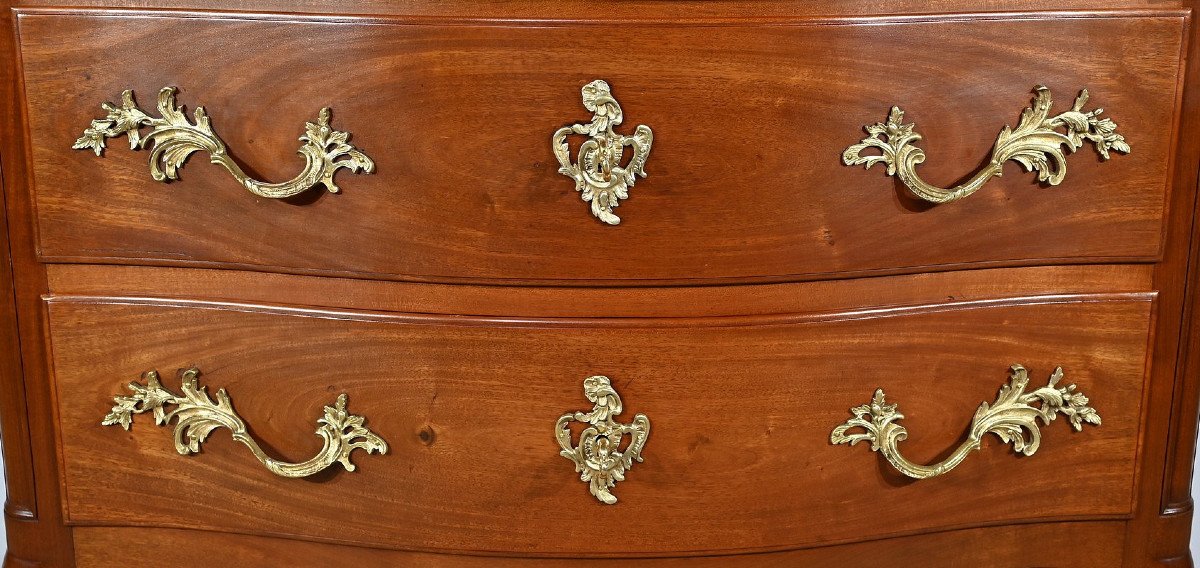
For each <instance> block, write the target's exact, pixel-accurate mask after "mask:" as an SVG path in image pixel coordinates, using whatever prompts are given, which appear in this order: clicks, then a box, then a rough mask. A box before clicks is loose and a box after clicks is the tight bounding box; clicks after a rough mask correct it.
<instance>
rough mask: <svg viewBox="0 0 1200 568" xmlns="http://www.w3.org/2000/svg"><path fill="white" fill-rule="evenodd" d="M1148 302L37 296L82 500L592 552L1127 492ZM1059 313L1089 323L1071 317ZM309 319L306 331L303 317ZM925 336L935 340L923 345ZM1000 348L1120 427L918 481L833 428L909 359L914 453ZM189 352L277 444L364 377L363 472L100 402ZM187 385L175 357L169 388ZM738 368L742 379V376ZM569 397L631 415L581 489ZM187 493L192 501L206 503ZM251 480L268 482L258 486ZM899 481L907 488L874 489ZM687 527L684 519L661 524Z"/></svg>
mask: <svg viewBox="0 0 1200 568" xmlns="http://www.w3.org/2000/svg"><path fill="white" fill-rule="evenodd" d="M1150 300H1151V297H1150V296H1148V295H1142V294H1115V295H1114V294H1103V295H1091V296H1078V297H1074V298H1069V299H1064V298H1056V299H1050V298H1046V299H1037V298H1029V299H1024V300H996V301H991V302H984V303H982V304H978V303H975V304H962V305H955V304H936V305H930V306H911V307H907V308H898V309H897V310H896V311H894V312H893V313H889V314H878V317H872V318H870V319H865V320H864V319H857V316H854V315H853V314H850V313H831V314H826V315H822V316H817V317H814V318H799V319H795V320H793V321H788V320H787V319H784V320H779V319H778V318H771V317H766V316H763V317H758V318H750V319H748V320H746V321H745V322H743V323H740V324H738V325H736V326H734V327H728V326H727V324H724V323H722V318H699V319H691V320H686V321H682V322H674V323H672V322H667V321H662V322H658V323H654V322H651V321H647V322H644V323H635V324H634V325H633V326H630V325H629V322H626V323H624V324H622V323H620V322H605V321H593V322H587V321H563V320H534V321H516V320H513V321H508V322H506V321H503V320H500V321H495V320H493V321H488V320H481V319H478V318H475V319H471V318H467V319H465V320H464V319H463V318H462V317H461V316H460V317H458V318H455V317H441V316H421V317H415V316H405V315H402V314H371V313H357V312H344V313H340V314H337V315H335V314H325V313H322V312H321V311H319V310H285V311H281V310H279V309H276V308H270V307H265V306H264V307H254V306H222V305H221V304H214V303H205V302H200V303H195V302H185V303H180V302H175V301H171V300H146V301H135V302H131V301H129V300H120V299H112V300H106V299H103V298H78V299H73V298H71V297H63V298H59V299H54V300H52V301H51V303H50V308H49V309H50V311H49V313H50V318H51V335H52V342H53V347H54V357H55V358H54V366H55V369H56V373H57V397H58V400H59V405H60V412H61V420H62V423H61V428H62V431H63V459H64V480H65V483H66V494H67V498H68V501H67V512H68V515H69V517H68V520H69V521H70V522H72V523H77V524H81V525H89V524H99V525H107V524H113V523H121V522H123V521H124V520H126V519H130V518H137V519H139V521H140V522H141V523H148V524H152V525H161V526H181V525H185V524H186V525H187V526H190V527H195V528H208V529H214V530H223V531H235V532H250V533H254V534H268V535H299V536H304V537H311V538H324V537H328V536H329V535H336V536H337V538H338V540H339V541H345V542H350V543H357V544H366V545H376V546H384V547H396V548H415V549H418V550H458V551H470V552H503V553H543V554H557V555H584V556H586V555H591V554H634V555H637V554H645V553H648V552H651V551H659V552H672V553H695V552H698V551H711V552H745V551H750V550H769V549H777V548H785V547H796V546H805V545H814V544H818V543H822V542H827V541H830V540H836V539H845V538H847V537H850V536H851V535H852V536H853V537H854V538H863V539H870V538H880V537H888V536H896V535H899V534H905V533H910V532H913V531H924V530H936V529H946V528H952V527H953V528H961V527H964V526H983V525H987V524H994V523H1005V522H1018V521H1033V520H1039V519H1062V518H1079V517H1087V516H1101V517H1110V518H1112V517H1117V518H1119V517H1122V516H1125V515H1128V514H1129V513H1130V512H1131V507H1132V499H1133V495H1132V494H1131V489H1132V487H1133V485H1132V483H1133V475H1134V458H1135V456H1136V448H1137V437H1138V431H1139V424H1140V422H1141V419H1142V397H1143V385H1144V362H1145V357H1146V351H1145V349H1146V340H1147V332H1148V329H1149V324H1150V314H1151V301H1150ZM331 316H332V319H331ZM1064 321H1073V322H1078V323H1076V324H1075V325H1073V326H1071V328H1070V331H1069V332H1064V331H1063V330H1062V329H1061V324H1062V322H1064ZM164 322H170V325H164ZM297 336H298V337H304V338H306V340H305V341H303V342H294V341H291V340H290V339H289V338H291V337H297ZM597 346H603V347H602V349H600V350H601V351H603V352H602V353H598V351H597ZM935 352H936V353H939V354H941V356H940V357H939V358H937V359H931V358H930V356H929V354H930V353H935ZM1012 361H1022V362H1023V363H1024V364H1025V365H1027V366H1028V367H1029V368H1031V369H1033V370H1034V371H1035V374H1036V375H1038V376H1039V377H1038V378H1039V379H1040V378H1042V377H1040V375H1049V374H1050V373H1051V372H1052V371H1053V370H1054V368H1055V367H1056V366H1061V367H1062V368H1063V369H1065V370H1067V372H1068V377H1069V378H1070V380H1071V381H1072V382H1073V383H1074V384H1077V385H1079V389H1080V390H1081V391H1084V392H1087V393H1088V394H1089V395H1091V396H1092V397H1093V398H1094V404H1095V407H1096V409H1097V410H1098V411H1099V412H1100V413H1102V414H1103V416H1104V424H1103V425H1102V426H1100V427H1094V428H1088V429H1087V430H1085V431H1082V432H1072V431H1071V429H1070V428H1067V427H1057V425H1056V427H1054V428H1046V429H1045V432H1043V442H1042V447H1041V449H1040V450H1039V451H1038V452H1037V454H1036V455H1034V456H1031V457H1022V458H1014V457H1013V456H1012V455H1010V453H1009V452H1008V451H1006V450H1005V448H1004V445H1003V444H1000V443H993V442H988V443H987V444H986V445H987V447H986V448H984V449H983V450H982V451H979V452H977V453H975V454H973V455H971V457H970V459H969V460H965V461H963V463H962V464H961V465H959V466H958V467H957V468H956V469H954V470H953V471H952V472H950V473H948V474H946V475H945V476H943V477H942V478H939V479H938V480H928V481H925V482H921V483H916V484H911V485H908V484H904V483H902V482H901V480H902V479H903V478H902V477H901V476H899V475H898V474H896V473H893V472H891V471H888V470H886V469H883V468H881V467H880V466H879V464H878V463H877V462H878V460H877V459H876V458H874V457H873V456H871V455H870V453H869V452H866V451H864V450H861V449H859V448H854V449H853V450H851V449H848V448H845V447H843V446H835V445H831V444H830V443H829V439H828V435H829V434H828V432H829V429H830V428H831V427H832V426H833V425H836V424H837V423H839V422H841V421H843V420H845V417H846V409H847V408H849V407H850V406H851V405H853V404H857V403H859V402H861V399H862V397H863V395H864V393H870V392H871V389H873V388H874V387H875V386H876V385H880V384H889V383H895V382H896V381H897V378H896V377H897V376H898V373H897V371H901V373H900V375H902V376H903V382H902V383H897V387H898V388H899V387H900V386H901V385H902V386H903V390H904V392H905V396H904V397H903V404H904V406H903V408H904V410H905V413H906V416H907V418H906V419H905V425H906V426H908V428H909V431H910V432H912V433H913V435H912V438H911V439H910V440H908V441H907V442H905V443H904V446H903V447H904V452H905V455H906V456H907V457H909V458H911V459H914V460H918V461H922V462H925V461H933V459H932V458H934V456H936V455H938V453H939V452H941V451H943V449H944V448H945V447H947V446H950V445H952V444H953V443H956V442H957V441H958V438H959V436H960V432H961V429H962V428H963V425H964V424H965V422H966V421H967V420H968V419H969V418H970V413H971V412H972V410H973V409H974V408H975V407H976V406H978V404H979V399H980V396H981V395H986V394H988V393H990V392H994V390H995V389H996V388H997V386H998V385H999V384H1001V383H1003V382H1005V381H1006V379H1007V375H1008V366H1009V364H1010V363H1011V362H1012ZM189 362H195V363H196V364H197V365H198V366H200V367H201V368H202V369H210V370H207V371H205V373H204V375H203V378H204V380H205V383H206V384H211V385H217V384H219V385H220V386H221V388H222V389H224V391H225V392H227V393H228V397H229V398H230V399H232V400H233V404H234V408H235V410H236V411H237V412H238V414H239V415H240V416H242V417H244V419H245V421H246V423H247V424H249V425H251V426H252V427H253V428H254V429H255V435H256V437H257V438H258V439H259V440H261V441H263V443H265V444H266V445H269V446H271V447H273V448H278V453H282V454H284V455H295V456H297V457H302V456H307V455H311V454H313V453H315V452H316V451H317V449H318V447H319V445H320V444H319V442H320V439H319V438H317V437H316V436H313V434H312V427H311V420H312V417H313V416H319V415H321V413H322V407H323V406H326V405H329V400H330V398H331V397H333V396H336V393H339V392H349V393H351V397H350V401H351V403H352V408H353V410H354V412H355V413H356V414H360V415H362V416H365V417H368V422H367V426H369V427H370V429H371V432H373V433H374V434H375V435H377V436H378V438H381V439H383V440H386V441H387V443H388V452H387V453H386V454H384V455H368V454H366V453H365V452H364V453H361V454H357V455H355V456H353V457H354V464H355V465H356V466H357V468H356V470H355V471H354V472H352V473H351V472H345V471H333V470H340V469H341V468H340V466H339V467H335V468H331V471H330V473H329V474H328V475H326V476H325V477H324V478H323V481H322V482H321V483H315V484H314V483H305V482H303V481H297V480H286V479H280V478H278V477H276V476H274V475H273V474H272V473H270V472H268V471H267V470H265V469H264V468H262V467H261V465H260V464H258V463H257V462H256V461H255V460H253V459H250V456H247V455H246V454H247V452H246V451H245V448H243V447H242V446H241V445H240V444H234V443H230V440H229V439H228V434H227V433H226V432H225V431H223V430H218V431H214V432H213V433H212V434H211V436H210V437H209V440H208V441H207V442H205V445H204V447H203V449H202V451H201V455H198V456H183V455H180V454H179V453H178V452H176V449H175V447H174V445H173V444H172V443H171V442H170V440H169V439H167V438H168V437H167V436H164V433H163V432H162V431H161V430H160V429H159V428H154V427H151V426H150V425H149V424H141V423H138V424H135V425H134V427H133V428H131V429H130V430H129V432H128V433H126V432H125V431H124V430H122V429H120V428H112V427H107V428H105V427H101V426H99V419H100V417H101V416H103V415H104V413H105V412H107V411H108V410H109V407H110V406H111V404H112V395H113V392H114V391H113V389H114V388H115V387H117V386H119V385H121V384H123V383H124V382H126V381H127V380H128V379H129V378H130V377H133V378H137V377H138V375H139V373H141V372H142V371H143V370H144V368H145V367H146V366H147V365H154V366H157V367H159V368H160V369H167V368H175V367H186V365H188V364H189ZM601 373H603V374H604V375H605V377H596V376H593V375H599V374H601ZM589 376H592V378H587V377H589ZM585 378H586V379H587V380H586V381H585ZM183 380H184V381H185V382H186V381H188V380H189V379H188V377H187V376H186V375H185V376H184V377H183ZM179 382H180V378H179V377H177V376H174V375H167V374H165V373H164V374H162V383H163V386H164V388H166V389H167V390H169V391H172V392H177V391H178V389H179ZM739 384H741V385H753V388H746V389H740V390H739V392H737V394H736V395H733V396H731V395H730V392H729V391H730V389H731V385H739ZM1062 386H1064V387H1065V386H1066V385H1065V384H1064V385H1062ZM1034 388H1036V387H1034ZM583 395H586V398H585V396H583ZM897 396H899V395H897ZM600 408H604V409H606V410H605V411H604V413H603V414H593V413H594V412H596V410H595V409H600ZM564 413H566V415H565V416H564ZM589 415H593V416H598V418H596V419H595V420H592V419H589V418H588V416H589ZM560 417H565V418H567V420H566V421H563V420H562V419H560ZM608 418H611V419H612V422H606V421H607V419H608ZM575 420H579V421H581V422H585V423H590V424H591V425H592V428H595V427H597V425H598V426H599V427H600V428H620V429H623V430H618V431H619V432H624V433H625V434H626V435H627V436H626V440H625V442H621V441H620V440H618V439H610V440H611V445H610V447H611V448H612V449H613V450H615V449H617V448H618V447H620V448H622V449H623V450H624V452H625V453H626V454H627V455H628V456H629V458H630V459H628V460H625V461H624V464H623V465H622V466H621V467H619V469H604V470H603V471H595V470H589V471H590V473H594V474H595V475H594V476H593V477H594V478H595V479H597V480H599V481H597V482H596V484H598V485H596V484H593V486H592V489H591V490H589V484H588V483H581V482H580V479H579V478H580V473H579V470H580V469H582V468H577V467H576V466H575V464H574V463H572V460H566V459H563V457H562V456H561V455H560V453H564V450H566V449H568V448H571V452H572V453H574V449H573V448H574V446H576V445H583V444H584V443H583V442H581V441H580V440H583V439H585V438H586V439H587V444H591V443H593V442H592V438H591V437H590V436H594V432H595V430H592V432H593V434H591V435H589V434H588V433H587V432H583V438H579V437H578V436H579V432H580V431H581V430H582V427H576V428H575V430H574V432H575V434H574V436H573V437H574V438H575V439H572V440H568V441H565V442H562V443H561V445H560V443H559V442H558V441H556V439H555V438H556V433H557V432H558V431H559V430H560V429H566V431H567V432H570V431H571V430H570V429H571V428H572V426H571V424H570V422H572V421H575ZM556 423H557V424H556ZM606 423H607V424H609V426H604V424H606ZM586 425H587V424H583V425H580V426H586ZM651 425H652V426H653V428H651ZM565 435H566V436H572V434H570V433H568V434H565ZM918 436H919V437H918ZM618 438H619V436H618ZM995 442H999V440H995ZM595 443H602V444H608V443H609V441H607V440H603V439H597V440H595ZM603 453H604V452H603V451H602V450H600V449H597V448H592V449H585V450H582V451H581V453H580V456H581V457H582V458H584V459H587V460H600V458H599V457H598V456H601V455H603ZM615 459H616V460H617V461H621V459H620V458H615ZM581 462H582V460H581ZM592 463H597V462H592ZM599 463H601V464H603V460H600V462H599ZM614 465H615V464H614ZM629 466H632V467H629ZM584 467H595V466H590V465H585V466H584ZM601 467H602V468H603V467H604V466H603V465H602V466H601ZM614 472H615V473H614ZM614 476H615V477H614ZM1014 478H1019V479H1021V480H1022V482H1021V483H1013V479H1014ZM607 479H614V480H617V481H618V482H617V483H615V486H614V485H606V484H605V481H606V480H607ZM940 479H946V480H947V481H948V482H947V483H939V480H940ZM597 487H598V488H597ZM446 495H454V496H455V497H454V499H452V500H447V499H445V496H446ZM933 495H938V496H939V497H940V498H944V499H950V500H951V501H952V502H954V503H956V504H957V505H956V506H955V507H945V506H944V505H942V504H941V502H940V501H938V500H935V499H932V498H931V497H932V496H933ZM199 496H203V499H202V500H203V502H204V506H203V507H195V506H192V505H191V504H190V502H191V501H193V500H194V498H195V497H199ZM248 497H250V498H253V499H254V500H258V501H262V502H269V503H271V506H270V507H267V508H260V507H254V506H252V505H248V503H247V498H248ZM618 499H619V502H617V501H618ZM606 502H615V504H613V505H606V504H604V503H606ZM887 502H896V503H906V505H905V506H904V507H884V508H881V507H878V504H879V503H887ZM1030 503H1037V506H1034V507H1031V506H1030V505H1029V504H1030ZM564 518H567V519H585V518H587V519H594V520H595V522H603V523H606V524H612V526H620V527H622V537H621V538H619V539H600V540H592V539H585V540H579V539H575V538H572V537H571V535H572V534H574V533H575V531H576V530H577V528H576V527H575V526H573V525H572V524H571V523H564V522H563V521H562V519H564ZM866 518H870V519H871V522H870V523H865V522H864V520H865V519H866ZM335 519H336V520H335ZM680 524H687V525H689V527H690V528H689V530H688V531H685V532H676V531H673V530H672V527H675V526H678V525H680Z"/></svg>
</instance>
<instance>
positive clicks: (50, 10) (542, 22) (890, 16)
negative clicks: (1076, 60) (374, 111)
mask: <svg viewBox="0 0 1200 568" xmlns="http://www.w3.org/2000/svg"><path fill="white" fill-rule="evenodd" d="M11 9H12V11H13V13H14V14H15V15H16V16H17V18H18V19H19V18H21V17H25V16H89V17H127V18H138V17H144V18H180V19H217V20H220V19H230V20H259V21H277V22H301V23H328V24H339V23H345V24H355V25H533V26H543V27H552V26H587V25H603V26H609V25H614V24H620V25H629V24H637V25H669V26H679V25H698V26H746V25H753V26H839V25H883V24H905V23H910V24H911V23H937V22H957V21H988V20H1061V19H1104V18H1175V19H1180V20H1184V19H1187V18H1188V17H1189V16H1190V14H1191V10H1189V9H1184V8H1115V9H1074V10H1019V11H979V12H963V11H949V12H924V13H885V14H859V15H847V14H807V13H801V14H793V15H778V14H769V15H763V14H755V13H734V12H731V15H722V16H693V17H678V16H674V15H668V16H657V17H656V16H651V15H630V16H607V17H578V16H572V15H570V14H565V15H562V16H553V17H552V16H545V15H540V14H536V15H535V14H521V15H509V16H478V15H474V14H477V13H478V10H476V11H474V12H464V13H461V14H453V13H445V14H430V13H393V14H381V13H330V12H311V11H309V12H283V11H271V10H264V11H253V10H233V9H229V10H221V9H181V8H178V7H159V6H142V7H102V6H54V5H45V6H13V7H12V8H11Z"/></svg>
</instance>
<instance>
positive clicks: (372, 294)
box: [46, 264, 1153, 318]
mask: <svg viewBox="0 0 1200 568" xmlns="http://www.w3.org/2000/svg"><path fill="white" fill-rule="evenodd" d="M46 270H47V279H48V284H49V291H50V294H51V295H64V296H110V297H112V296H125V297H130V298H138V297H141V298H183V299H191V300H216V301H226V302H250V303H270V302H278V301H281V300H283V299H286V301H287V302H288V303H291V304H297V305H303V306H318V307H325V308H341V309H357V310H372V311H394V312H409V313H417V314H458V315H476V316H508V317H517V318H520V317H533V318H539V317H540V318H555V317H558V318H597V317H607V318H650V317H660V318H679V317H703V316H756V315H771V314H789V313H795V314H800V313H814V312H820V313H831V312H838V311H845V310H855V309H872V308H886V307H891V306H905V305H920V304H930V303H936V302H971V301H979V300H991V299H998V298H1011V297H1021V296H1031V295H1039V294H1047V293H1053V294H1111V293H1122V292H1150V291H1152V290H1153V288H1152V286H1151V275H1152V273H1153V266H1150V265H1123V266H1109V265H1096V266H1092V265H1078V266H1046V267H1027V268H1001V269H989V270H967V271H953V272H935V273H928V274H911V275H898V276H884V277H877V278H861V279H855V280H829V281H819V282H804V283H797V284H761V285H753V286H704V287H670V288H650V287H640V288H582V287H549V286H544V287H536V288H512V287H503V286H467V285H461V284H458V285H442V284H414V283H407V282H379V281H372V280H356V279H346V278H324V277H316V276H295V275H285V274H263V273H258V272H243V271H230V270H200V269H188V268H157V267H144V266H98V265H78V264H55V265H49V266H47V267H46Z"/></svg>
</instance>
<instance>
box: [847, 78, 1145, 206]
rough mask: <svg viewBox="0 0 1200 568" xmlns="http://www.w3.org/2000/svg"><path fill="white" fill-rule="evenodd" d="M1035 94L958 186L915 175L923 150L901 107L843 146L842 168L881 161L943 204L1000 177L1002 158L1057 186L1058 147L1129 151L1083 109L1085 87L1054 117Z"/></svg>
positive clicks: (1063, 164) (1063, 167) (1043, 93)
mask: <svg viewBox="0 0 1200 568" xmlns="http://www.w3.org/2000/svg"><path fill="white" fill-rule="evenodd" d="M1035 92H1036V95H1035V96H1034V99H1033V105H1032V106H1030V107H1029V108H1027V109H1025V111H1024V112H1022V113H1021V121H1020V122H1019V123H1017V128H1016V129H1015V130H1014V129H1011V128H1009V127H1008V126H1005V127H1004V128H1003V129H1002V130H1001V131H1000V136H999V137H998V138H997V139H996V146H995V147H994V148H993V149H992V159H991V161H990V162H989V163H988V164H987V165H986V166H984V167H983V169H981V170H979V171H978V172H976V173H975V174H974V175H973V176H971V178H970V179H969V180H968V181H967V182H966V183H963V184H962V185H959V186H955V187H953V188H950V189H942V188H940V187H935V186H933V185H930V184H928V183H925V181H924V180H922V179H921V178H920V177H919V176H918V175H917V171H916V168H917V166H918V165H920V164H921V162H924V161H925V151H924V150H922V149H920V148H918V147H916V146H913V145H912V143H913V142H916V141H918V140H920V139H921V135H920V134H917V133H916V132H914V131H913V128H915V127H916V125H915V124H904V111H902V110H900V107H892V112H891V114H889V115H888V120H887V122H886V123H876V124H873V125H871V126H867V127H866V131H867V133H868V134H870V136H868V137H866V138H864V139H863V140H862V142H859V143H858V144H855V145H853V146H850V147H849V148H847V149H846V151H845V152H844V153H843V154H842V161H843V162H844V163H845V164H846V165H847V166H855V165H859V164H865V165H866V167H867V168H870V167H871V166H874V165H875V164H878V163H881V162H882V163H884V164H887V175H889V176H893V175H894V176H898V177H899V178H900V181H901V182H903V183H904V185H905V186H907V187H908V189H909V190H911V191H912V192H913V194H914V195H916V196H917V197H919V198H921V199H924V200H925V201H930V202H933V203H949V202H951V201H957V200H959V199H962V198H964V197H966V196H968V195H971V194H972V193H975V192H976V191H978V190H979V188H981V187H983V184H984V183H987V181H988V180H989V179H991V178H993V177H1000V175H1001V174H1002V173H1003V171H1004V162H1007V161H1008V160H1015V161H1017V162H1020V163H1021V165H1023V166H1025V169H1026V171H1034V170H1036V171H1037V172H1038V181H1041V182H1043V183H1047V184H1049V185H1058V184H1059V183H1062V180H1063V177H1065V176H1066V175H1067V161H1066V160H1067V158H1066V155H1065V154H1064V153H1063V150H1062V147H1063V146H1066V148H1067V150H1069V151H1070V152H1071V153H1074V152H1075V151H1076V150H1078V149H1079V148H1082V147H1083V143H1084V141H1085V140H1086V141H1089V142H1091V143H1093V144H1095V145H1096V150H1097V151H1099V152H1100V157H1101V158H1102V159H1104V160H1107V159H1108V158H1109V151H1110V150H1114V151H1117V152H1123V153H1126V154H1127V153H1129V144H1127V143H1126V142H1125V137H1124V136H1121V135H1120V134H1117V124H1116V123H1115V122H1113V121H1112V120H1110V119H1107V118H1100V113H1102V112H1104V109H1099V108H1098V109H1096V110H1092V111H1087V112H1084V111H1083V105H1084V104H1085V103H1087V100H1088V92H1087V89H1084V90H1083V91H1082V92H1081V93H1080V94H1079V97H1078V98H1076V99H1075V106H1074V107H1072V108H1071V110H1069V111H1066V112H1064V113H1062V114H1058V115H1055V116H1050V104H1051V102H1050V89H1047V88H1046V87H1044V86H1041V85H1039V86H1038V87H1037V88H1036V89H1035ZM1060 129H1062V130H1063V132H1060V131H1059V130H1060ZM867 148H877V149H878V150H879V152H880V153H879V154H878V155H868V156H864V155H862V151H863V150H865V149H867Z"/></svg>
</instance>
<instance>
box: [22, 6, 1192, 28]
mask: <svg viewBox="0 0 1200 568" xmlns="http://www.w3.org/2000/svg"><path fill="white" fill-rule="evenodd" d="M7 1H8V3H9V4H11V5H13V6H16V7H21V8H37V7H52V8H61V7H62V6H63V5H64V3H63V2H56V1H55V0H7ZM69 5H71V6H91V7H96V8H101V9H145V8H149V9H155V10H183V11H187V12H199V13H204V12H206V11H209V10H230V11H234V12H242V13H249V14H254V15H262V14H264V13H272V12H275V13H284V14H294V13H298V12H299V13H309V14H317V15H325V16H338V15H346V14H379V15H387V16H399V17H412V18H454V19H459V20H462V19H468V20H471V19H475V20H479V19H483V20H487V19H493V20H501V21H504V20H566V21H585V22H601V23H606V24H613V25H616V24H620V23H626V22H629V21H645V20H651V21H666V22H687V21H689V20H694V19H714V20H720V21H725V22H730V21H735V22H736V21H746V20H754V19H757V18H788V19H794V18H797V17H822V16H863V15H877V16H888V15H892V14H935V15H936V14H940V13H946V12H951V13H954V12H959V13H961V12H975V14H972V17H981V16H984V17H986V16H987V15H988V14H986V13H987V12H1004V11H1026V10H1034V11H1049V10H1089V11H1100V10H1117V9H1162V8H1164V7H1170V8H1175V7H1178V6H1179V2H1172V1H1163V0H1105V1H1103V2H1098V1H1096V0H1055V2H1054V3H1053V4H1047V3H1046V2H1044V1H1043V0H888V1H887V2H880V1H879V0H805V1H802V2H797V1H782V2H781V1H777V0H673V1H671V2H663V1H661V0H621V1H619V2H608V3H606V4H605V5H604V6H603V8H602V9H601V8H600V7H598V6H597V5H596V4H595V3H592V2H588V1H587V0H554V1H552V2H547V1H545V0H484V1H477V0H448V1H444V2H424V1H422V0H343V1H341V2H339V3H337V4H330V3H328V2H324V1H322V0H207V1H206V2H204V3H203V5H200V6H198V3H197V2H196V1H195V0H75V1H73V2H70V3H69ZM201 8H202V9H201Z"/></svg>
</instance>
